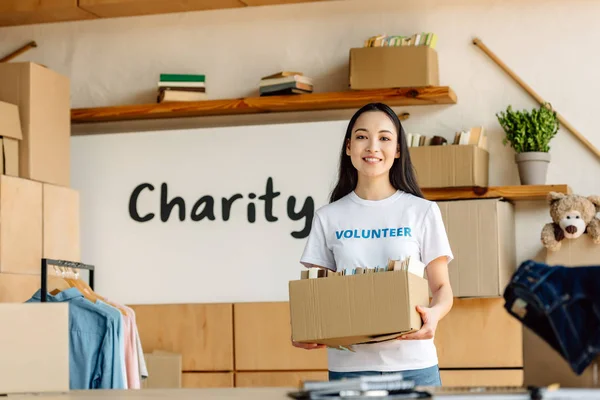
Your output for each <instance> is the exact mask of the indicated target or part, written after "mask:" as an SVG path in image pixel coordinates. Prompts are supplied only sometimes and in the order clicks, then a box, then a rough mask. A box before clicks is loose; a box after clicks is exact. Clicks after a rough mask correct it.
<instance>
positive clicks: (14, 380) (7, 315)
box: [0, 303, 69, 394]
mask: <svg viewBox="0 0 600 400" xmlns="http://www.w3.org/2000/svg"><path fill="white" fill-rule="evenodd" d="M0 321H2V328H1V329H0V354H1V355H2V356H1V357H0V393H2V394H10V393H26V392H62V391H68V390H69V305H68V304H66V303H46V304H41V303H27V304H0Z"/></svg>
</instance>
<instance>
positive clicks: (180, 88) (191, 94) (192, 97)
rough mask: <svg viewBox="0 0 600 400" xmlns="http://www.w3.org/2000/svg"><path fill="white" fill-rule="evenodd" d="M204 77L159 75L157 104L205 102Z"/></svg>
mask: <svg viewBox="0 0 600 400" xmlns="http://www.w3.org/2000/svg"><path fill="white" fill-rule="evenodd" d="M206 99H207V97H206V76H205V75H193V74H160V81H159V82H158V97H157V99H156V100H157V102H158V103H163V102H166V101H202V100H206Z"/></svg>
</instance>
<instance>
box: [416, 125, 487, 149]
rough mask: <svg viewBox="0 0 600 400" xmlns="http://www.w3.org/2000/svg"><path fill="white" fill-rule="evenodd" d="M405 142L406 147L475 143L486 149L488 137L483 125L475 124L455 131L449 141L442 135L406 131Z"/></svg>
mask: <svg viewBox="0 0 600 400" xmlns="http://www.w3.org/2000/svg"><path fill="white" fill-rule="evenodd" d="M406 144H407V146H408V147H422V146H448V145H450V146H453V145H454V146H460V145H475V146H477V147H480V148H482V149H484V150H488V138H487V135H486V134H485V131H484V129H483V126H476V127H473V128H471V129H469V130H466V131H459V132H456V133H455V135H454V139H453V140H452V142H451V143H449V142H448V140H446V138H444V137H443V136H438V135H433V136H428V135H424V134H421V133H412V132H411V133H406Z"/></svg>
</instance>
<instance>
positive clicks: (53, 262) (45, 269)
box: [41, 258, 94, 303]
mask: <svg viewBox="0 0 600 400" xmlns="http://www.w3.org/2000/svg"><path fill="white" fill-rule="evenodd" d="M49 265H54V266H57V267H68V268H76V269H87V270H88V271H90V278H89V285H90V288H92V290H94V266H93V265H88V264H83V263H80V262H75V261H67V260H55V259H51V258H42V287H41V288H42V303H45V302H46V301H47V298H48V297H47V296H48V293H47V292H48V266H49Z"/></svg>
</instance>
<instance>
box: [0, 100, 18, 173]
mask: <svg viewBox="0 0 600 400" xmlns="http://www.w3.org/2000/svg"><path fill="white" fill-rule="evenodd" d="M22 139H23V134H22V132H21V120H20V119H19V107H18V106H16V105H15V104H10V103H5V102H3V101H0V174H4V175H10V176H17V177H18V176H19V145H20V142H21V140H22Z"/></svg>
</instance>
